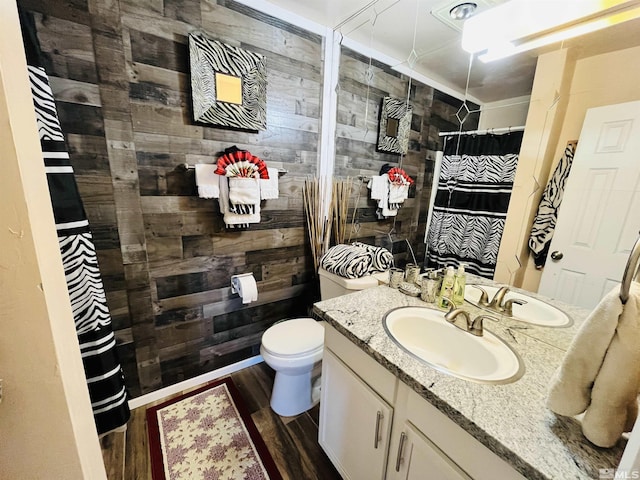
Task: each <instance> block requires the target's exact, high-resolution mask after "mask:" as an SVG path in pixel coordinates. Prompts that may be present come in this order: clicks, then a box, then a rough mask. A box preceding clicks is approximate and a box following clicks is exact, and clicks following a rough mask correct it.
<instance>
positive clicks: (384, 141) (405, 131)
mask: <svg viewBox="0 0 640 480" xmlns="http://www.w3.org/2000/svg"><path fill="white" fill-rule="evenodd" d="M412 113H413V109H412V108H411V106H409V105H408V104H407V102H406V101H405V100H402V99H399V98H393V97H384V98H383V99H382V108H381V109H380V125H379V130H378V146H377V148H378V150H379V151H381V152H389V153H397V154H400V155H404V154H405V153H407V150H408V148H409V131H410V130H411V115H412Z"/></svg>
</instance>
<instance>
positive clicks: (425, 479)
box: [386, 421, 471, 480]
mask: <svg viewBox="0 0 640 480" xmlns="http://www.w3.org/2000/svg"><path fill="white" fill-rule="evenodd" d="M396 438H397V439H398V440H397V445H395V444H394V447H395V448H393V449H392V451H394V452H395V453H394V454H393V455H391V456H390V457H389V463H388V467H387V477H386V478H388V479H389V480H431V479H433V480H470V478H471V477H469V476H468V475H467V474H465V473H464V472H463V471H462V470H461V469H460V467H458V466H457V465H456V464H455V463H453V461H452V460H451V459H450V458H449V457H447V456H446V455H445V454H444V453H442V452H441V451H440V449H439V448H438V447H436V446H435V445H434V444H433V443H432V442H431V441H430V440H429V439H428V438H427V437H425V436H424V435H423V434H422V432H420V431H419V430H418V429H417V428H416V427H415V426H414V425H413V424H412V423H411V422H408V421H405V422H404V424H403V425H401V426H400V433H399V434H398V435H397V436H396Z"/></svg>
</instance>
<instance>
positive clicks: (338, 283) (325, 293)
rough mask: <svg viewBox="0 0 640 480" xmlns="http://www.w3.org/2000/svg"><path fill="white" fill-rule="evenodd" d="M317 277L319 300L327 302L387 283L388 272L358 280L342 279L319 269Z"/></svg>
mask: <svg viewBox="0 0 640 480" xmlns="http://www.w3.org/2000/svg"><path fill="white" fill-rule="evenodd" d="M318 275H319V276H320V299H321V300H329V299H330V298H333V297H339V296H341V295H347V294H349V293H353V292H357V291H358V290H364V289H365V288H372V287H377V286H378V285H381V284H386V283H389V272H377V273H374V274H371V275H366V276H364V277H360V278H344V277H341V276H339V275H335V274H333V273H330V272H327V271H326V270H325V269H323V268H320V269H318Z"/></svg>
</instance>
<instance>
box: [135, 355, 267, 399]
mask: <svg viewBox="0 0 640 480" xmlns="http://www.w3.org/2000/svg"><path fill="white" fill-rule="evenodd" d="M262 361H263V359H262V355H256V356H255V357H251V358H247V359H246V360H242V361H240V362H237V363H234V364H231V365H227V366H226V367H222V368H219V369H217V370H213V371H212V372H207V373H203V374H202V375H198V376H197V377H194V378H190V379H188V380H184V381H183V382H180V383H176V384H174V385H169V386H168V387H164V388H161V389H160V390H156V391H155V392H151V393H146V394H144V395H141V396H139V397H136V398H133V399H131V400H129V408H130V409H131V410H133V409H134V408H138V407H142V406H144V405H147V404H149V403H152V402H155V401H157V400H160V399H162V398H164V397H168V396H170V395H174V394H176V393H178V392H181V391H182V390H186V389H188V388H192V387H197V386H198V385H201V384H203V383H207V382H210V381H212V380H216V379H218V378H221V377H224V376H226V375H231V374H232V373H235V372H238V371H240V370H242V369H243V368H247V367H250V366H252V365H256V364H258V363H260V362H262Z"/></svg>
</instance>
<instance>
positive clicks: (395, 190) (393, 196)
mask: <svg viewBox="0 0 640 480" xmlns="http://www.w3.org/2000/svg"><path fill="white" fill-rule="evenodd" d="M408 197H409V185H408V184H403V185H396V184H394V183H392V184H391V185H389V203H403V202H404V201H405V200H406V199H407V198H408Z"/></svg>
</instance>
